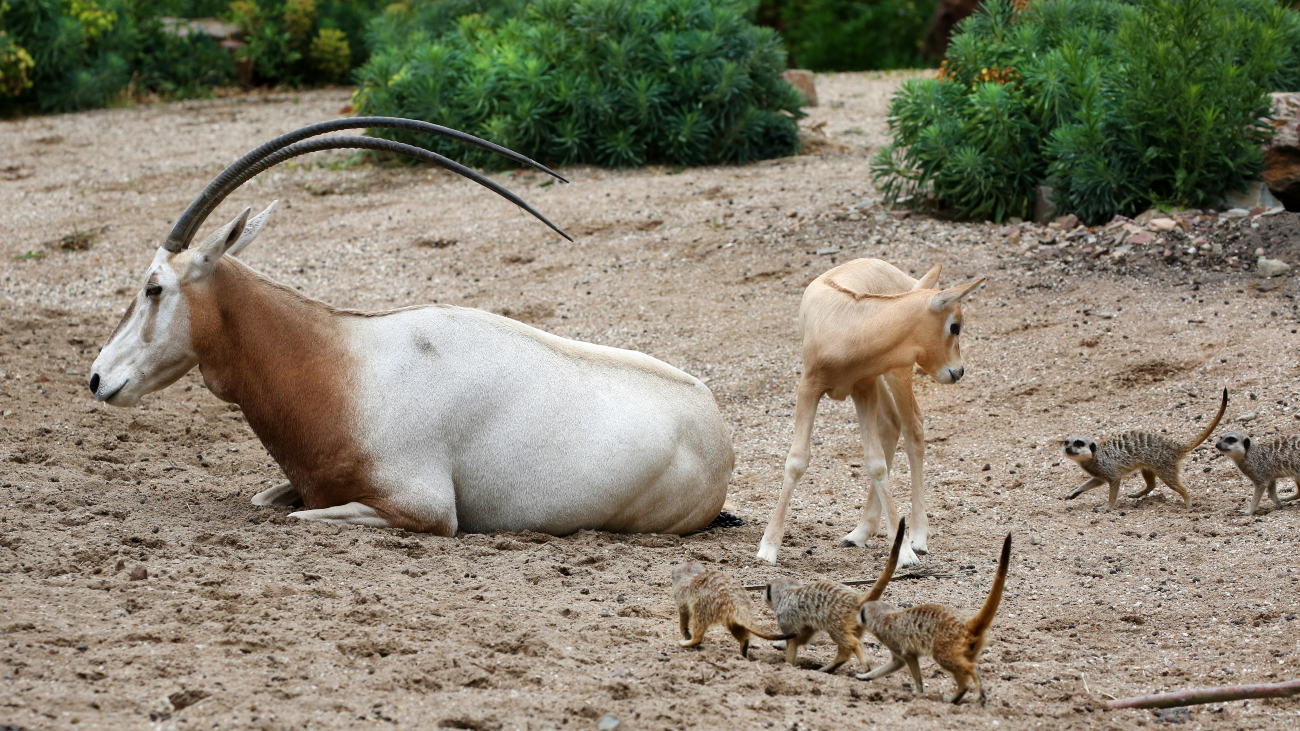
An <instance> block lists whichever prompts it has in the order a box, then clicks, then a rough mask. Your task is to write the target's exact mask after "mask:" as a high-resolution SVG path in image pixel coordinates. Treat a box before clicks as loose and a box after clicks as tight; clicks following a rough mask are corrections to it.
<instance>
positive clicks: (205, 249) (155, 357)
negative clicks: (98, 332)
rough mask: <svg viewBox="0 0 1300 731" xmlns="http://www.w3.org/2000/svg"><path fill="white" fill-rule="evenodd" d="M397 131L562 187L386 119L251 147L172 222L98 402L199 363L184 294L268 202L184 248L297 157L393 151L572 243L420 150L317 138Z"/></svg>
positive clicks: (162, 383)
mask: <svg viewBox="0 0 1300 731" xmlns="http://www.w3.org/2000/svg"><path fill="white" fill-rule="evenodd" d="M367 127H368V128H377V129H400V130H405V131H407V132H415V133H419V134H420V135H437V136H441V137H450V138H452V139H455V140H459V141H461V142H465V143H468V144H471V145H475V146H478V147H482V148H484V149H487V150H491V151H492V152H496V153H499V154H501V155H504V156H506V157H509V158H510V159H512V160H515V161H516V162H519V163H523V164H525V165H531V166H533V167H535V168H537V169H539V170H542V171H543V172H546V173H549V174H550V175H554V176H555V177H556V178H559V179H560V180H562V181H564V182H568V181H567V180H565V179H564V178H563V177H561V176H560V175H558V174H556V173H555V172H553V171H551V170H550V169H549V168H546V167H545V166H543V165H539V164H538V163H536V162H533V161H532V160H530V159H528V158H527V157H524V156H523V155H520V154H519V153H517V152H513V151H511V150H508V149H506V148H504V147H501V146H499V145H494V144H492V143H491V142H487V141H486V140H481V139H479V138H478V137H474V136H472V135H467V134H465V133H463V132H458V131H456V130H453V129H448V128H446V127H442V126H439V125H436V124H429V123H428V122H420V121H418V120H413V119H399V118H393V117H354V118H351V119H339V120H333V121H330V122H321V123H319V124H313V125H310V126H307V127H303V128H302V129H299V130H296V131H294V132H290V133H289V134H286V135H283V136H281V137H277V138H276V139H274V140H272V141H270V142H268V143H266V144H264V145H262V146H261V147H258V148H257V149H256V150H253V151H252V152H250V153H248V154H247V155H244V156H243V157H242V158H240V159H239V160H238V161H236V162H235V163H234V164H232V165H231V166H230V167H228V168H226V169H225V170H224V171H222V173H221V174H220V175H218V176H217V177H216V178H215V179H214V180H213V181H212V182H211V183H209V184H208V186H207V188H205V189H204V190H203V192H202V193H200V194H199V196H198V197H197V198H195V199H194V201H193V202H192V203H190V206H189V208H187V209H186V210H185V213H184V214H182V215H181V217H180V218H179V219H177V221H176V224H175V226H173V228H172V231H171V233H170V234H169V235H168V236H167V240H166V241H165V242H164V243H163V245H162V246H161V247H160V248H159V249H158V253H157V254H155V255H154V258H153V262H152V263H150V265H149V269H148V271H146V272H145V276H144V281H143V283H142V285H141V288H140V291H139V292H138V293H137V294H136V296H135V299H134V300H132V301H131V304H130V306H129V307H127V310H126V314H125V315H123V316H122V321H121V322H119V323H118V325H117V328H116V329H115V330H113V333H112V334H111V335H110V336H109V338H108V342H107V343H105V344H104V347H103V348H102V349H101V351H100V353H99V357H97V358H96V359H95V363H94V365H93V366H92V367H91V375H90V390H91V392H92V393H93V394H95V398H96V399H97V400H99V401H105V402H107V403H109V404H112V405H113V406H132V405H134V404H136V403H137V402H139V400H140V398H141V397H142V396H144V395H145V394H147V393H151V392H153V391H157V390H159V389H162V388H166V387H167V386H169V385H171V384H172V383H175V382H176V380H177V379H178V378H180V377H181V376H183V375H185V374H186V373H187V372H188V371H189V370H190V369H191V368H193V367H194V366H196V365H198V364H199V357H198V355H197V354H196V349H195V344H194V343H193V342H192V339H191V329H190V316H191V315H192V314H193V313H191V312H190V310H189V307H190V305H189V303H188V300H187V298H186V296H185V292H186V291H187V289H189V288H191V287H196V286H202V284H203V283H204V282H205V281H206V280H207V279H208V278H209V277H211V275H212V273H213V272H214V271H215V270H216V268H217V266H218V264H219V262H220V261H221V259H222V257H224V256H227V255H230V256H233V255H235V254H238V253H239V252H240V251H241V250H242V249H243V248H244V247H245V246H247V245H248V244H249V243H250V242H251V241H252V240H253V238H254V237H256V236H257V234H258V233H259V232H260V231H261V230H262V227H263V226H265V225H266V221H267V218H268V216H269V215H270V213H271V211H272V210H273V209H274V208H275V203H272V204H271V205H270V206H269V207H267V209H266V210H265V211H263V212H262V213H260V214H258V215H257V216H255V217H254V218H253V219H251V220H249V218H248V214H249V211H250V210H251V209H245V210H244V211H243V212H242V213H240V214H239V215H238V216H236V217H235V219H234V220H233V221H231V222H230V223H227V224H226V225H224V226H222V227H221V228H219V229H217V230H216V231H214V232H213V233H212V234H211V235H209V236H208V237H207V238H206V239H204V240H203V243H201V244H199V245H198V246H197V247H195V248H193V249H190V248H189V247H190V242H191V240H193V238H194V235H195V234H196V233H197V232H198V229H199V227H200V226H201V225H203V222H204V221H205V220H206V219H207V217H208V216H209V215H210V214H211V213H212V211H213V210H214V209H215V208H216V207H217V205H219V204H220V203H221V201H222V200H224V199H225V198H226V196H228V195H230V194H231V193H233V192H234V191H235V189H237V188H238V187H239V186H241V185H243V184H244V183H245V182H247V181H249V180H251V179H252V178H253V177H254V176H256V175H258V174H259V173H261V172H262V171H264V170H266V169H268V168H270V167H272V166H274V165H277V164H279V163H281V162H284V161H285V160H288V159H290V158H293V157H297V156H299V155H306V154H308V153H311V152H318V151H321V150H331V149H366V150H379V151H385V152H395V153H398V154H401V155H407V156H409V157H415V158H418V159H420V160H423V161H425V162H431V163H434V164H435V165H440V166H442V167H444V168H447V169H448V170H451V171H453V172H456V173H459V174H460V175H463V176H465V177H467V178H469V179H470V180H473V181H474V182H476V183H478V184H480V185H482V186H484V187H486V188H488V189H489V190H491V191H493V192H495V193H497V194H498V195H500V196H502V197H504V198H506V199H507V200H509V201H511V202H512V203H514V204H515V205H517V206H520V207H521V208H523V209H524V210H526V211H528V212H529V213H531V214H532V215H534V216H536V217H537V218H538V219H540V220H541V221H542V222H543V223H545V224H546V225H547V226H550V227H551V228H552V229H553V230H554V231H556V232H557V233H559V234H560V235H561V236H563V237H565V238H566V239H569V240H570V241H572V240H573V239H572V238H570V237H569V235H568V234H566V233H564V231H561V230H560V229H559V228H558V227H557V226H556V225H555V224H553V223H551V222H550V221H549V220H547V218H546V217H545V216H543V215H542V214H540V213H538V212H537V211H535V210H533V208H532V207H531V206H529V205H528V204H527V203H525V202H524V201H523V200H521V199H520V198H519V197H518V196H516V195H514V194H513V193H511V192H510V191H508V190H506V189H505V188H503V187H501V186H500V185H498V184H497V183H495V182H494V181H492V180H490V179H489V178H486V177H484V176H482V175H480V174H478V173H476V172H474V171H473V170H470V169H469V168H466V167H464V166H463V165H460V164H459V163H456V162H454V161H452V160H449V159H447V158H445V157H443V156H442V155H439V154H437V153H435V152H430V151H429V150H425V149H423V148H420V147H414V146H412V145H407V144H403V143H400V142H394V141H391V140H384V139H378V138H373V137H348V136H343V137H320V136H319V135H323V134H326V133H329V132H335V131H338V130H345V129H360V128H367Z"/></svg>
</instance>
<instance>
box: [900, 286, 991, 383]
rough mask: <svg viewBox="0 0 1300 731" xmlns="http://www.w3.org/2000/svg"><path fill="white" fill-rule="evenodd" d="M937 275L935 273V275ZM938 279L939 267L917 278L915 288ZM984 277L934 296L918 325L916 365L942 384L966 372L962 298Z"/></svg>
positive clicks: (915, 327) (921, 314) (913, 333)
mask: <svg viewBox="0 0 1300 731" xmlns="http://www.w3.org/2000/svg"><path fill="white" fill-rule="evenodd" d="M932 275H933V276H932ZM937 279H938V267H935V268H934V269H931V270H930V272H928V273H927V274H926V275H925V276H924V277H921V279H919V280H917V283H916V286H915V287H914V288H913V291H918V290H925V289H930V288H931V287H933V286H934V284H935V282H936V280H937ZM983 282H984V279H983V278H980V279H977V280H975V281H974V282H970V283H968V284H963V285H961V286H958V287H951V288H949V289H945V290H941V291H939V292H936V293H935V294H934V295H932V296H931V297H930V298H929V300H928V302H927V303H926V305H925V307H924V309H923V310H922V311H921V312H920V313H919V315H918V319H919V322H916V323H915V324H914V330H913V332H912V337H913V343H914V344H915V345H916V346H917V349H918V354H917V356H916V364H917V365H918V366H920V367H921V370H923V371H925V372H926V373H928V374H930V377H931V378H933V379H934V380H936V381H938V382H939V383H956V382H957V381H958V380H960V379H961V377H962V375H963V374H964V373H965V372H966V367H965V366H964V365H963V364H962V360H961V345H960V340H961V327H962V325H961V301H962V299H963V298H964V297H965V296H966V295H968V294H970V293H971V291H972V290H974V289H975V288H976V287H978V286H979V285H980V284H982V283H983Z"/></svg>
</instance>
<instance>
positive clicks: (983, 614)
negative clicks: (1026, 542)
mask: <svg viewBox="0 0 1300 731" xmlns="http://www.w3.org/2000/svg"><path fill="white" fill-rule="evenodd" d="M1009 563H1011V534H1010V533H1008V534H1007V538H1006V540H1005V541H1003V542H1002V558H1000V559H999V560H998V573H997V575H996V576H994V577H993V588H991V589H989V597H988V599H985V600H984V606H983V607H981V608H980V613H979V614H976V615H975V616H974V617H972V618H971V620H970V621H969V622H967V623H966V628H967V629H969V630H970V633H971V634H972V635H974V636H976V637H979V636H981V635H983V634H984V630H986V629H988V628H989V626H990V625H992V624H993V615H995V614H997V613H998V604H999V603H1001V601H1002V588H1003V587H1004V586H1006V585H1007V565H1008V564H1009Z"/></svg>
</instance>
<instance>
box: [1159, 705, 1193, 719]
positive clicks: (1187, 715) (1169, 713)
mask: <svg viewBox="0 0 1300 731" xmlns="http://www.w3.org/2000/svg"><path fill="white" fill-rule="evenodd" d="M1191 717H1192V714H1191V711H1189V710H1187V708H1186V707H1183V708H1166V709H1165V710H1163V711H1156V723H1187V722H1188V721H1189V720H1191Z"/></svg>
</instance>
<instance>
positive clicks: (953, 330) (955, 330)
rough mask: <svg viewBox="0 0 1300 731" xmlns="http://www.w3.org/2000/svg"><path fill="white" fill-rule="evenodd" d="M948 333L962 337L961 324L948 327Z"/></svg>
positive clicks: (955, 323)
mask: <svg viewBox="0 0 1300 731" xmlns="http://www.w3.org/2000/svg"><path fill="white" fill-rule="evenodd" d="M948 332H950V333H952V334H953V335H961V323H960V322H954V323H953V324H952V325H951V326H949V327H948Z"/></svg>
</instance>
